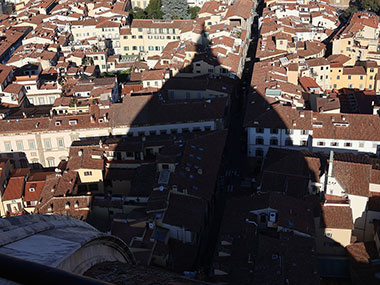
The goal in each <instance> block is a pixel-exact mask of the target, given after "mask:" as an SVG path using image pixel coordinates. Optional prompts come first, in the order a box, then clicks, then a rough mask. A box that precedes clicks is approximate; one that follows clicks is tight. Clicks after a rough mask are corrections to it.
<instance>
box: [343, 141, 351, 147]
mask: <svg viewBox="0 0 380 285" xmlns="http://www.w3.org/2000/svg"><path fill="white" fill-rule="evenodd" d="M344 146H346V147H351V146H352V143H349V142H346V143H344Z"/></svg>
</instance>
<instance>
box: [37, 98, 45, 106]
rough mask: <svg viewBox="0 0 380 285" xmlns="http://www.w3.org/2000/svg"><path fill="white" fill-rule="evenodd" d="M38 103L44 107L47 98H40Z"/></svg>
mask: <svg viewBox="0 0 380 285" xmlns="http://www.w3.org/2000/svg"><path fill="white" fill-rule="evenodd" d="M38 103H39V104H40V105H44V104H45V98H44V97H39V98H38Z"/></svg>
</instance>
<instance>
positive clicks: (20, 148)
mask: <svg viewBox="0 0 380 285" xmlns="http://www.w3.org/2000/svg"><path fill="white" fill-rule="evenodd" d="M16 147H17V150H18V151H22V150H24V145H23V143H22V141H17V142H16Z"/></svg>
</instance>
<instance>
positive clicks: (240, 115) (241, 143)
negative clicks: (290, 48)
mask: <svg viewBox="0 0 380 285" xmlns="http://www.w3.org/2000/svg"><path fill="white" fill-rule="evenodd" d="M261 6H262V5H258V6H257V7H256V10H257V11H261V9H262V7H261ZM259 14H261V13H260V12H259ZM257 35H258V16H257V13H256V16H255V18H254V22H253V24H252V36H251V38H252V40H251V42H250V45H249V48H248V52H247V58H246V62H245V66H244V69H243V74H242V78H241V79H240V80H239V82H238V83H237V85H236V88H235V93H234V94H232V95H231V113H230V120H229V126H228V136H227V141H226V146H225V150H224V162H223V163H222V165H223V166H222V169H223V170H224V173H221V176H220V184H221V185H220V189H219V191H220V192H219V193H217V199H216V202H215V209H214V215H213V220H212V222H211V225H210V232H209V236H208V241H207V245H206V248H207V252H205V253H204V255H203V256H202V258H201V260H200V268H201V271H202V272H203V273H204V274H205V276H206V281H207V276H210V270H211V268H212V262H213V258H214V253H215V248H216V245H217V241H218V235H219V230H220V225H221V222H222V218H223V214H224V209H225V205H226V202H227V201H228V200H229V199H231V197H233V196H234V195H235V194H234V193H235V192H239V191H238V190H239V188H240V185H241V182H242V178H244V177H245V176H246V175H247V174H248V171H247V161H246V158H247V156H246V137H245V130H244V127H243V123H244V116H245V107H246V96H247V94H248V92H250V82H251V77H252V71H253V65H254V61H255V53H256V46H257Z"/></svg>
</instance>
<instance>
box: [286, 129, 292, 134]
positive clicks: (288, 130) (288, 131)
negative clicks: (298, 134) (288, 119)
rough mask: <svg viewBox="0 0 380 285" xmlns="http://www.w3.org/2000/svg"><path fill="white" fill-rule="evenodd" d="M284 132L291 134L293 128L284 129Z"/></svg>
mask: <svg viewBox="0 0 380 285" xmlns="http://www.w3.org/2000/svg"><path fill="white" fill-rule="evenodd" d="M285 133H286V134H287V135H291V134H293V130H291V129H286V130H285Z"/></svg>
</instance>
